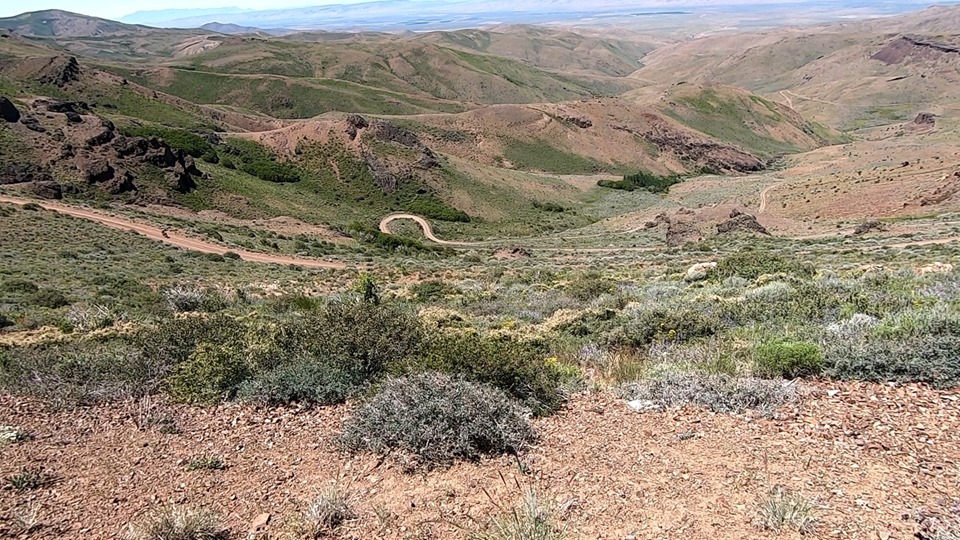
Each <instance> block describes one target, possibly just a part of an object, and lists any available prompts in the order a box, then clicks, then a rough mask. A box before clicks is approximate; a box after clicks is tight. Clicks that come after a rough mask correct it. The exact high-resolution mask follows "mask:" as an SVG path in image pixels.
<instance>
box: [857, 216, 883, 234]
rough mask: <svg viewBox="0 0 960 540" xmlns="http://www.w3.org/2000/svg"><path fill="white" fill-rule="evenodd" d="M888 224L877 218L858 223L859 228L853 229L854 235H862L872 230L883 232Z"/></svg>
mask: <svg viewBox="0 0 960 540" xmlns="http://www.w3.org/2000/svg"><path fill="white" fill-rule="evenodd" d="M887 228H888V227H887V225H886V224H884V223H883V222H880V221H877V220H870V221H865V222H863V223H861V224H860V225H857V228H856V229H854V230H853V235H854V236H862V235H864V234H867V233H870V232H883V231H885V230H887Z"/></svg>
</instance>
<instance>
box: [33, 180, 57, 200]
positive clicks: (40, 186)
mask: <svg viewBox="0 0 960 540" xmlns="http://www.w3.org/2000/svg"><path fill="white" fill-rule="evenodd" d="M30 191H31V192H32V193H33V194H34V195H36V196H37V197H40V198H41V199H55V200H57V199H62V198H63V188H62V187H61V186H60V184H58V183H57V182H52V181H50V182H33V183H31V184H30Z"/></svg>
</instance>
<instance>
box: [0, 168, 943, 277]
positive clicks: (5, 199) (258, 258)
mask: <svg viewBox="0 0 960 540" xmlns="http://www.w3.org/2000/svg"><path fill="white" fill-rule="evenodd" d="M771 187H772V186H771ZM767 189H769V187H768V188H767ZM764 191H766V190H764ZM761 195H763V194H761ZM764 200H765V197H761V204H762V203H763V202H764ZM0 203H9V204H16V205H19V206H23V205H25V204H28V203H32V204H36V205H39V206H40V207H41V208H43V209H45V210H49V211H53V212H57V213H60V214H64V215H69V216H72V217H77V218H81V219H86V220H89V221H93V222H96V223H100V224H102V225H105V226H107V227H111V228H114V229H119V230H125V231H133V232H135V233H137V234H140V235H142V236H144V237H146V238H149V239H151V240H155V241H157V242H162V243H164V244H167V245H170V246H174V247H178V248H182V249H187V250H190V251H196V252H199V253H212V254H217V255H223V254H225V253H227V252H232V253H236V254H237V255H239V256H240V258H241V259H242V260H244V261H248V262H256V263H265V264H286V265H290V264H293V265H297V266H303V267H307V268H325V269H332V270H342V269H345V268H347V264H345V263H342V262H334V261H325V260H321V259H306V258H301V257H290V256H284V255H271V254H268V253H259V252H255V251H247V250H243V249H227V248H226V247H225V246H222V245H219V244H214V243H212V242H207V241H204V240H200V239H198V238H193V237H189V236H187V235H185V234H184V233H182V232H180V231H177V230H174V229H164V228H161V227H157V226H155V225H148V224H145V223H141V222H138V221H133V220H131V219H127V218H123V217H118V216H112V215H108V214H105V213H102V212H98V211H96V210H91V209H88V208H81V207H77V206H70V205H66V204H62V203H56V202H51V201H39V200H28V199H20V198H18V197H10V196H7V195H0ZM399 219H409V220H412V221H414V222H416V223H417V224H418V225H420V228H421V229H423V234H424V236H425V237H426V238H427V239H428V240H430V241H432V242H435V243H437V244H440V245H446V246H454V247H457V246H459V247H478V246H483V245H486V244H489V242H457V241H452V240H443V239H441V238H438V237H437V236H436V234H434V232H433V227H432V226H431V225H430V222H429V221H427V220H426V219H424V218H423V217H421V216H418V215H415V214H391V215H389V216H386V217H384V218H383V219H382V220H380V232H382V233H384V234H393V233H391V232H390V227H389V225H390V223H392V222H393V221H396V220H399ZM629 232H632V231H621V232H620V233H616V232H613V233H611V234H612V235H616V234H626V233H629ZM834 234H835V233H829V234H813V235H807V236H796V237H787V238H788V239H791V240H807V239H816V238H825V237H828V236H833V235H834ZM839 234H842V232H841V233H839ZM958 240H960V235H954V236H948V237H945V238H936V239H928V240H916V241H911V242H901V243H897V244H890V245H889V246H887V247H892V248H898V249H899V248H906V247H911V246H926V245H936V244H948V243H951V242H955V241H958ZM880 247H882V246H877V248H878V249H879V248H880ZM534 249H537V250H538V251H553V252H583V253H614V252H652V251H662V250H665V249H669V248H666V247H660V246H650V247H593V248H590V247H585V248H577V247H542V248H534Z"/></svg>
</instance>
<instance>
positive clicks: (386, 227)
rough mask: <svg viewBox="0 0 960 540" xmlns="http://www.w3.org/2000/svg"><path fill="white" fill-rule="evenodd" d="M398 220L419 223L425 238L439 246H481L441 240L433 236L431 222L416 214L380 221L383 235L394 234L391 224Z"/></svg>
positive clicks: (391, 215)
mask: <svg viewBox="0 0 960 540" xmlns="http://www.w3.org/2000/svg"><path fill="white" fill-rule="evenodd" d="M398 219H409V220H412V221H415V222H417V224H418V225H420V228H421V229H423V236H425V237H426V238H427V240H430V241H431V242H436V243H437V244H442V245H445V246H477V245H480V243H478V242H454V241H451V240H441V239H439V238H437V236H436V235H435V234H433V227H431V226H430V222H429V221H427V220H425V219H423V218H422V217H420V216H417V215H414V214H390V215H389V216H387V217H385V218H383V219H381V220H380V232H382V233H383V234H393V233H392V232H390V224H391V223H393V222H394V221H396V220H398Z"/></svg>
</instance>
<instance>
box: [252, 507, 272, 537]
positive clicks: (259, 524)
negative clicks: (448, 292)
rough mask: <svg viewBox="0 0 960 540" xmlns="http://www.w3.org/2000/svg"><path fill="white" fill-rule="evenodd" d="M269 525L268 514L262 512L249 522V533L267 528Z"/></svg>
mask: <svg viewBox="0 0 960 540" xmlns="http://www.w3.org/2000/svg"><path fill="white" fill-rule="evenodd" d="M268 523H270V513H269V512H264V513H262V514H260V515H259V516H257V517H255V518H253V521H251V522H250V533H251V534H252V533H255V532H257V531H259V530H260V529H262V528H264V527H266V526H267V524H268Z"/></svg>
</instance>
